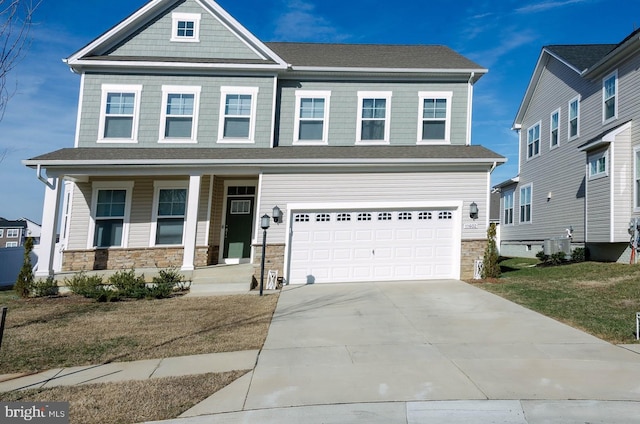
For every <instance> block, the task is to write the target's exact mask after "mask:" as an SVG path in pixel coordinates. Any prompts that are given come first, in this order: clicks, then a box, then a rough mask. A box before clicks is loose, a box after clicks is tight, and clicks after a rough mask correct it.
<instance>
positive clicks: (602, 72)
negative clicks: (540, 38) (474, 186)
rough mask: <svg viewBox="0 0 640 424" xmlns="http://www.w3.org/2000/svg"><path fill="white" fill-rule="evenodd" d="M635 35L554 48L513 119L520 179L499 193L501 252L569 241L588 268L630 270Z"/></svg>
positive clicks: (635, 158)
mask: <svg viewBox="0 0 640 424" xmlns="http://www.w3.org/2000/svg"><path fill="white" fill-rule="evenodd" d="M639 67H640V30H636V31H634V32H633V33H632V34H630V35H629V36H628V37H627V38H625V39H624V40H622V42H620V43H619V44H595V45H591V44H588V45H550V46H545V47H543V48H542V53H541V54H540V57H539V59H538V63H537V65H536V68H535V70H534V72H533V76H532V78H531V81H530V82H529V86H528V88H527V91H526V93H525V96H524V98H523V100H522V103H521V105H520V109H519V110H518V113H517V116H516V118H515V122H514V129H515V130H517V131H518V133H519V137H520V138H519V142H520V158H519V175H518V176H517V177H515V178H513V179H511V180H508V181H505V182H503V183H501V184H498V185H497V186H496V188H498V189H500V190H501V193H502V206H501V210H502V216H501V218H502V246H501V253H502V254H503V255H509V256H533V255H535V254H536V253H537V252H538V251H540V250H542V245H543V242H544V240H545V239H549V238H554V237H567V236H571V239H572V245H573V247H576V246H586V247H587V248H588V250H589V253H590V255H591V258H592V259H597V260H612V261H626V262H628V261H629V256H630V255H629V254H630V249H629V233H628V227H629V222H630V220H631V218H633V217H638V216H640V192H639V190H640V161H639V159H640V132H639V131H638V129H637V128H636V125H637V123H638V122H640V103H639V102H638V99H640V97H639V96H638V93H640V72H639V71H638V69H639Z"/></svg>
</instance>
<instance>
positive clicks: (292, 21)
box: [274, 0, 349, 42]
mask: <svg viewBox="0 0 640 424" xmlns="http://www.w3.org/2000/svg"><path fill="white" fill-rule="evenodd" d="M274 35H275V36H276V37H277V38H280V39H282V40H285V41H289V40H295V41H324V42H339V41H344V40H345V39H347V38H349V35H347V34H342V33H341V32H340V31H339V29H338V28H337V27H335V26H334V25H333V24H332V23H331V22H330V21H329V20H328V19H326V18H324V17H322V16H320V15H319V14H318V13H317V12H316V11H315V5H314V4H313V3H312V2H309V1H304V0H289V1H287V3H286V11H285V12H284V13H283V14H282V15H281V16H280V17H279V18H278V19H277V21H276V28H275V31H274Z"/></svg>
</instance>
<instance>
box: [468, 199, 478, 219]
mask: <svg viewBox="0 0 640 424" xmlns="http://www.w3.org/2000/svg"><path fill="white" fill-rule="evenodd" d="M469 217H470V218H471V219H478V205H477V204H476V202H471V204H470V205H469Z"/></svg>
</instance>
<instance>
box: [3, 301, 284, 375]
mask: <svg viewBox="0 0 640 424" xmlns="http://www.w3.org/2000/svg"><path fill="white" fill-rule="evenodd" d="M277 299H278V295H277V294H273V295H267V296H263V297H259V296H256V295H253V294H248V295H230V296H214V297H202V298H171V299H162V300H141V301H128V302H116V303H95V302H93V301H90V300H87V299H84V298H81V297H78V296H64V297H59V298H42V299H27V300H22V299H17V298H15V297H10V296H7V295H2V297H1V298H0V304H4V305H6V306H8V308H9V312H8V314H7V323H6V327H5V334H4V339H3V342H2V348H0V374H5V373H14V372H28V371H40V370H45V369H50V368H56V367H67V366H77V365H88V364H101V363H107V362H114V361H118V362H119V361H132V360H138V359H153V358H164V357H171V356H182V355H195V354H201V353H214V352H230V351H236V350H248V349H259V348H261V347H262V345H263V343H264V340H265V338H266V334H267V330H268V327H269V323H270V322H271V316H272V315H273V311H274V309H275V305H276V302H277Z"/></svg>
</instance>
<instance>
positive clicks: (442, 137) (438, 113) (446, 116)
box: [418, 92, 452, 144]
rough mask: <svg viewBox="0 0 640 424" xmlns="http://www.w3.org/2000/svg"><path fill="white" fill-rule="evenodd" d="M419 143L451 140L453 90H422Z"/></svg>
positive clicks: (420, 96) (420, 94)
mask: <svg viewBox="0 0 640 424" xmlns="http://www.w3.org/2000/svg"><path fill="white" fill-rule="evenodd" d="M418 96H419V98H420V110H419V116H420V120H419V122H418V143H419V144H420V143H429V142H446V143H448V142H449V141H450V130H451V97H452V93H451V92H420V93H418Z"/></svg>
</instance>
